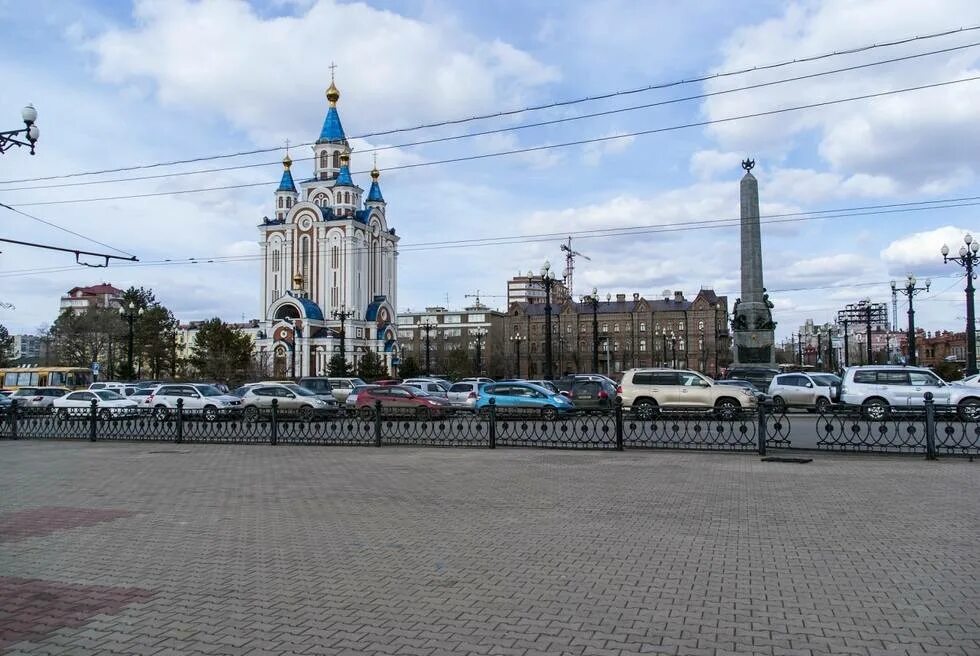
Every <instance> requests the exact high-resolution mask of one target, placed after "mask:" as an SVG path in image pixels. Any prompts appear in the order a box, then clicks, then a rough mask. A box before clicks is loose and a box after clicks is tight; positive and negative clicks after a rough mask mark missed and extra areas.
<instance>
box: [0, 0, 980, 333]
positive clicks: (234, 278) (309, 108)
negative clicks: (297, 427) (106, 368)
mask: <svg viewBox="0 0 980 656" xmlns="http://www.w3.org/2000/svg"><path fill="white" fill-rule="evenodd" d="M22 12H23V5H22V3H20V2H16V1H15V0H0V25H3V26H4V27H3V28H0V29H2V30H3V32H4V34H3V38H2V39H0V76H2V79H3V80H4V86H3V91H2V94H0V129H2V130H8V129H16V128H18V127H21V126H22V123H20V109H21V107H22V106H23V105H25V104H26V103H33V104H34V106H35V107H36V108H37V111H38V127H39V128H40V131H41V137H40V140H39V142H38V144H37V154H36V155H35V156H33V157H32V156H31V155H30V154H29V153H28V152H26V150H25V149H23V148H19V149H18V148H13V149H11V150H9V151H8V152H6V153H4V154H2V155H0V203H4V204H6V205H9V206H11V207H14V208H15V209H17V210H19V211H21V212H25V213H27V214H30V215H32V216H33V217H35V218H33V219H32V218H28V217H25V216H23V215H21V214H18V213H15V212H12V211H10V210H7V209H5V208H2V207H0V237H4V238H7V239H17V240H24V241H32V242H42V243H45V244H52V245H58V246H63V247H67V248H71V249H83V250H91V251H95V252H100V253H101V252H108V253H113V254H120V251H121V252H123V253H127V254H132V255H135V256H137V257H138V258H139V260H140V262H139V263H135V264H134V263H125V262H120V261H112V262H111V263H110V266H109V267H108V268H89V267H82V266H77V265H76V264H75V262H74V256H73V255H71V254H67V253H56V252H49V251H40V250H36V249H30V248H26V247H21V246H15V245H10V244H3V245H2V247H0V250H2V251H3V252H2V254H0V281H2V283H0V302H3V303H5V304H10V305H12V306H13V307H9V308H8V307H0V323H2V324H3V325H5V326H7V327H8V329H10V331H11V332H13V333H33V332H35V331H37V330H38V328H39V327H41V326H43V325H45V324H50V323H51V322H52V321H53V320H54V319H55V318H56V316H57V312H58V299H59V297H60V295H61V294H63V293H64V292H65V291H67V290H68V289H70V288H71V287H74V286H77V285H89V284H96V283H100V282H110V283H112V284H114V285H115V286H117V287H120V288H126V287H129V286H131V285H135V286H143V287H148V288H152V289H153V291H154V292H155V294H156V296H157V298H158V300H160V301H161V302H162V303H163V304H165V305H166V306H167V307H169V308H170V309H171V310H173V312H174V313H175V314H176V316H177V317H178V318H179V319H180V320H182V321H190V320H198V319H206V318H210V317H213V316H219V317H221V318H223V319H225V320H227V321H241V320H243V319H250V318H255V317H259V316H260V314H261V311H262V309H261V308H260V306H259V304H260V270H259V262H258V261H257V258H255V257H254V256H255V255H256V254H257V253H258V252H259V250H258V239H259V232H258V230H257V228H256V226H257V224H259V223H260V222H261V220H262V217H263V216H270V215H273V213H274V210H273V200H274V195H273V194H274V190H275V188H276V186H277V184H278V180H279V177H280V174H281V172H282V166H281V164H280V163H279V162H280V160H281V159H282V156H283V154H284V151H283V150H282V148H283V147H284V145H285V143H286V141H287V140H288V141H289V142H290V143H291V144H293V146H292V147H291V149H290V155H291V156H292V158H293V159H294V160H295V164H294V166H293V169H294V172H296V173H297V174H298V175H300V177H307V174H308V173H309V172H310V171H311V170H312V163H311V162H310V161H309V160H308V159H307V158H309V157H310V156H311V151H310V148H309V146H308V145H296V144H309V142H312V141H313V140H315V139H316V137H317V135H318V134H319V129H320V126H321V124H322V122H323V117H324V114H325V113H326V110H327V102H326V99H325V97H324V90H325V89H326V87H327V86H328V85H329V84H330V74H331V69H330V64H331V63H332V62H334V63H336V69H335V71H336V83H337V86H338V87H339V89H340V92H341V99H340V103H339V105H338V110H339V112H340V116H341V119H342V121H343V124H344V127H345V130H346V132H347V135H348V137H349V138H351V143H352V146H353V147H354V149H355V152H354V154H353V157H352V162H351V168H352V170H353V171H354V172H355V176H354V177H355V182H357V183H359V184H360V186H361V187H363V188H365V189H366V188H367V187H368V186H369V185H370V178H369V177H368V175H367V171H369V170H370V168H371V166H372V164H373V161H374V160H373V158H374V156H376V157H377V165H378V168H379V169H381V171H382V175H381V187H382V190H383V193H384V196H385V199H386V201H387V202H388V206H387V218H388V223H389V225H390V226H393V227H394V228H395V229H396V230H397V232H398V234H399V235H400V236H401V244H400V256H399V288H398V309H399V310H402V311H407V310H419V309H422V308H424V307H426V306H432V305H442V306H446V307H449V308H461V307H463V306H465V305H467V304H469V303H471V302H472V300H473V299H472V297H471V296H468V295H473V294H477V293H479V294H480V296H481V300H483V301H484V302H485V303H486V304H488V305H490V306H496V307H500V308H502V307H503V306H504V305H505V302H506V301H505V298H504V294H506V281H507V279H508V278H509V277H511V276H514V275H517V274H518V273H526V272H528V271H535V272H537V271H539V270H540V268H541V266H542V265H543V263H544V262H545V261H549V262H550V263H551V265H552V268H553V269H556V270H558V271H559V273H561V271H562V270H563V269H564V265H565V262H564V257H563V254H562V252H561V251H560V249H559V246H560V244H561V242H562V241H563V240H564V239H565V238H566V237H567V236H569V235H571V236H572V244H573V247H574V249H575V250H577V251H579V252H581V253H583V254H584V256H583V257H579V258H578V259H577V260H576V263H575V274H574V293H575V295H576V296H579V295H581V294H584V293H588V292H590V291H591V290H592V289H593V287H594V288H596V289H597V290H598V292H599V294H600V296H603V297H604V296H605V295H606V294H613V295H615V294H617V293H625V294H627V295H632V294H633V293H640V294H641V295H643V296H645V297H647V298H658V297H660V295H661V294H662V293H663V290H683V291H684V293H685V295H687V296H688V297H689V298H692V297H693V296H694V295H695V294H696V293H697V291H698V290H699V289H701V288H702V287H704V288H712V289H714V290H715V291H716V292H718V293H719V294H727V295H728V296H729V303H730V305H731V303H733V302H734V299H735V298H736V297H737V296H739V293H740V291H739V233H738V227H737V219H738V215H739V180H740V179H741V176H742V174H743V171H742V168H741V166H740V162H741V161H742V160H743V159H746V158H751V159H754V160H755V162H756V166H755V169H754V170H753V174H754V175H755V176H756V178H757V179H758V181H759V189H760V198H761V214H762V222H763V226H762V241H763V266H764V277H765V282H766V286H767V288H768V290H769V293H770V297H771V299H772V300H773V302H774V304H775V309H774V319H775V320H776V321H777V322H778V328H777V338H781V337H786V336H788V335H790V334H793V333H795V332H796V330H797V328H798V327H799V326H800V324H802V323H803V322H804V321H805V320H807V319H813V320H814V321H816V322H817V323H824V322H828V321H832V320H833V319H834V317H835V315H836V311H837V310H838V309H839V308H841V307H843V306H844V305H846V304H848V303H854V302H858V301H860V300H861V299H864V298H870V299H871V300H872V301H874V302H882V303H888V304H889V307H890V304H891V291H890V285H889V281H891V280H898V281H899V282H900V283H901V282H902V281H904V279H905V277H906V276H907V275H908V274H909V273H914V274H915V275H916V276H917V278H918V279H919V281H920V282H921V281H924V280H925V279H926V278H931V281H932V287H931V289H930V291H929V292H923V293H922V294H920V295H919V296H917V297H916V307H915V309H916V320H917V324H918V325H919V326H922V327H923V328H925V329H927V330H930V331H934V330H947V329H948V330H957V329H958V330H962V329H963V326H964V323H965V319H964V316H965V304H964V295H963V288H964V285H965V279H964V277H963V275H962V274H963V272H962V269H960V267H958V266H956V265H954V264H944V263H943V260H942V256H941V255H940V247H941V246H942V244H943V243H948V244H949V245H950V246H951V247H952V249H953V251H954V252H955V251H956V250H958V248H959V246H960V245H961V244H962V240H963V236H964V235H965V234H966V233H968V232H972V233H974V234H976V233H977V232H980V221H977V219H976V217H977V214H978V205H980V184H978V172H980V130H978V129H977V124H978V120H977V119H978V118H980V114H978V109H977V108H978V107H980V80H977V79H974V80H971V79H969V78H977V77H980V29H972V30H971V29H962V28H976V27H977V26H980V5H977V3H975V2H972V1H970V0H936V1H935V2H931V3H921V2H919V1H914V0H887V1H876V0H867V1H865V2H860V3H854V2H850V1H844V0H828V1H824V2H816V1H814V2H792V3H788V2H765V1H763V2H752V3H741V4H740V5H738V7H737V11H736V10H734V5H732V4H731V3H730V2H720V1H717V2H716V1H714V0H704V1H702V2H698V3H676V2H666V1H664V2H659V1H651V2H626V1H620V0H607V1H605V2H571V1H566V0H561V1H558V0H556V1H553V2H535V1H527V2H521V3H518V2H504V1H502V0H488V1H486V2H473V3H458V2H445V1H440V0H418V1H413V0H404V1H399V2H340V1H338V0H307V1H289V0H266V1H258V2H245V1H243V0H207V1H201V2H192V1H190V0H138V1H136V2H132V3H130V2H124V1H122V0H115V1H112V2H97V1H89V2H85V1H81V0H72V1H68V0H66V1H61V0H39V1H38V2H36V3H34V5H33V9H32V11H31V13H32V20H29V21H25V20H23V19H22V18H23V16H22ZM951 30H960V31H958V32H956V33H952V34H947V35H944V36H935V37H931V38H923V39H919V40H914V41H910V42H907V43H902V44H896V45H888V46H884V45H882V46H880V47H876V48H869V49H865V48H864V46H869V45H872V44H884V43H889V42H893V41H900V40H906V39H909V38H910V37H915V36H929V35H933V34H936V33H941V32H948V31H951ZM855 50H856V51H855ZM848 51H850V52H848ZM940 51H941V52H940ZM830 53H838V54H836V55H834V56H827V57H820V58H816V59H812V60H810V61H804V62H799V61H797V62H796V63H789V64H786V65H781V66H775V67H773V66H771V65H773V64H780V63H785V62H793V60H800V59H805V58H811V57H817V56H820V55H826V54H830ZM750 69H755V70H750ZM840 69H849V70H840ZM745 71H748V72H745ZM706 76H713V77H710V79H704V78H705V77H706ZM800 78H803V79H800ZM692 79H700V81H691V80H692ZM673 83H676V84H673ZM930 85H932V86H930ZM935 85H940V86H935ZM650 87H655V88H650ZM746 87H754V88H746ZM915 87H926V88H918V89H915ZM909 89H912V90H909ZM625 91H632V92H631V93H619V94H617V95H612V96H610V97H606V98H603V99H598V100H588V101H582V102H576V103H564V102H563V101H570V100H581V99H585V98H591V97H595V96H600V95H607V94H614V93H615V92H625ZM857 96H865V97H864V98H859V99H854V98H855V97H857ZM867 96H872V97H867ZM559 102H562V103H563V104H560V105H558V106H552V107H549V108H545V109H539V110H536V111H527V112H513V111H512V110H520V109H524V108H528V107H535V106H543V105H554V103H559ZM638 106H641V107H638ZM801 106H810V107H804V108H801ZM778 110H784V111H778ZM774 111H775V112H776V113H772V112H774ZM500 112H509V113H507V114H506V115H503V116H496V117H491V118H483V119H478V120H472V121H462V122H458V121H459V119H466V118H471V117H476V116H485V115H488V114H496V113H500ZM600 113H601V114H602V115H600V116H590V115H593V114H600ZM760 114H761V115H760ZM747 115H755V116H747ZM556 121H557V122H556ZM440 122H443V123H445V122H452V123H449V124H443V125H440V126H436V127H429V128H425V129H415V130H411V129H409V130H405V128H415V127H418V126H420V125H428V124H432V123H440ZM541 123H548V124H547V125H540V124H541ZM528 124H538V125H533V126H529V125H528ZM475 132H480V133H482V134H479V135H475V136H474V135H473V133H475ZM636 133H641V134H636ZM369 135H371V136H369ZM461 135H467V136H461ZM622 135H627V136H622ZM447 137H460V138H456V139H448V140H447V139H445V138H447ZM433 139H443V141H440V142H438V143H428V144H417V143H416V142H419V141H431V140H433ZM596 139H602V140H600V141H595V140H596ZM589 140H592V141H591V142H590V143H576V144H574V145H568V146H564V147H548V146H554V145H556V144H568V143H570V142H582V141H589ZM529 148H530V149H534V150H530V151H528V152H523V153H512V154H500V153H506V152H507V151H514V150H522V149H529ZM257 149H273V150H271V151H267V152H261V153H252V154H245V155H237V156H230V157H221V158H218V159H213V157H214V156H216V155H230V154H235V153H242V152H244V151H254V150H257ZM474 156H482V157H479V158H477V159H472V158H473V157H474ZM197 158H201V159H200V160H199V161H195V162H189V163H184V164H179V165H170V166H153V167H148V168H147V165H152V164H158V163H166V162H172V161H174V160H187V159H197ZM460 158H470V159H466V160H464V161H455V162H445V160H454V159H455V160H459V159H460ZM131 167H141V168H131ZM229 167H230V168H229ZM399 167H402V168H399ZM119 168H123V169H129V170H124V171H117V172H108V173H101V174H97V175H91V174H90V175H73V176H71V177H64V176H67V175H69V174H76V173H90V172H92V171H104V170H107V169H119ZM214 169H225V170H214ZM38 178H50V179H46V180H39V179H38ZM125 178H142V179H136V180H125ZM202 189H203V191H201V190H202ZM177 192H184V193H177ZM124 196H139V197H136V198H120V197H124ZM964 199H965V200H964ZM885 206H887V207H885ZM861 208H863V209H861ZM814 212H817V213H818V214H814ZM37 219H41V220H42V221H39V220H37ZM45 222H46V223H45ZM52 223H53V224H55V225H57V226H60V227H61V228H63V229H58V228H56V227H53V226H52V225H50V224H52ZM93 240H94V241H93ZM464 240H482V241H478V242H477V243H476V244H473V243H470V244H461V243H458V242H460V241H464ZM487 240H495V241H492V242H490V243H488V242H487ZM454 242H455V243H454ZM115 249H118V250H115ZM586 257H587V258H588V259H586ZM192 258H193V259H192ZM85 261H88V262H89V263H100V262H101V261H99V260H94V259H91V258H89V259H87V260H85ZM906 310H907V302H906V300H905V298H904V296H899V306H898V313H899V318H898V321H899V327H900V328H904V327H905V325H906V321H907V320H906Z"/></svg>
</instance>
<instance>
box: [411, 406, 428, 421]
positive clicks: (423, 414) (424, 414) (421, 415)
mask: <svg viewBox="0 0 980 656" xmlns="http://www.w3.org/2000/svg"><path fill="white" fill-rule="evenodd" d="M415 416H416V417H417V418H418V419H421V420H422V421H428V420H430V419H432V411H431V410H429V409H428V408H416V409H415Z"/></svg>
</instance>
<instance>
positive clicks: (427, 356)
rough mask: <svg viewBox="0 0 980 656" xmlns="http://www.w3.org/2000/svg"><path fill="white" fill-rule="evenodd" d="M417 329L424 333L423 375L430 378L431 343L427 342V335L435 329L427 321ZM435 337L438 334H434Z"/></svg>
mask: <svg viewBox="0 0 980 656" xmlns="http://www.w3.org/2000/svg"><path fill="white" fill-rule="evenodd" d="M419 328H421V329H422V330H423V331H425V375H426V376H430V375H432V372H431V366H432V361H431V351H432V342H431V341H430V340H429V333H431V332H432V331H433V330H435V329H436V324H434V323H432V322H431V321H429V320H426V321H425V323H420V324H419ZM436 335H437V336H438V335H439V333H438V332H436Z"/></svg>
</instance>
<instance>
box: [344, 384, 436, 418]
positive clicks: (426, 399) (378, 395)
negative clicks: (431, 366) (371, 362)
mask: <svg viewBox="0 0 980 656" xmlns="http://www.w3.org/2000/svg"><path fill="white" fill-rule="evenodd" d="M378 401H381V407H382V408H399V409H402V410H404V411H406V412H412V411H414V412H413V414H414V415H415V416H416V417H418V418H419V419H430V418H432V417H443V416H445V415H446V414H447V413H448V412H449V411H450V410H451V409H452V406H451V405H450V404H449V401H447V400H446V399H443V398H440V397H438V396H430V395H429V394H428V393H426V392H423V391H422V390H420V389H418V388H415V387H402V386H400V385H389V386H386V387H366V388H364V389H363V390H361V392H360V393H359V394H358V395H357V403H356V404H355V405H356V407H357V411H358V413H360V415H361V418H362V419H373V418H374V410H375V406H376V404H377V402H378Z"/></svg>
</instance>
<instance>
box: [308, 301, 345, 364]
mask: <svg viewBox="0 0 980 656" xmlns="http://www.w3.org/2000/svg"><path fill="white" fill-rule="evenodd" d="M330 316H331V317H333V318H334V319H336V320H337V321H340V357H341V358H343V360H344V369H346V368H347V328H346V324H347V320H348V319H350V318H351V317H353V316H354V311H353V310H348V309H346V308H345V307H344V306H343V305H341V306H340V309H339V310H334V311H332V312H331V313H330ZM294 373H295V372H294Z"/></svg>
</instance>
